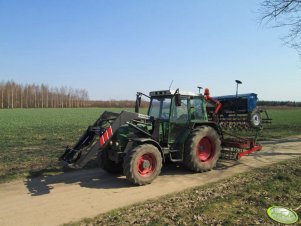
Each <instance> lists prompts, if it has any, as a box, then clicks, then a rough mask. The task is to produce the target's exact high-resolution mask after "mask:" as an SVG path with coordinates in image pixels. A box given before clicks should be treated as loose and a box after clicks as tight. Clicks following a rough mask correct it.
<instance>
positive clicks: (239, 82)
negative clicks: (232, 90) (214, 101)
mask: <svg viewBox="0 0 301 226" xmlns="http://www.w3.org/2000/svg"><path fill="white" fill-rule="evenodd" d="M235 82H236V98H237V96H238V85H239V84H242V82H241V81H239V80H235Z"/></svg>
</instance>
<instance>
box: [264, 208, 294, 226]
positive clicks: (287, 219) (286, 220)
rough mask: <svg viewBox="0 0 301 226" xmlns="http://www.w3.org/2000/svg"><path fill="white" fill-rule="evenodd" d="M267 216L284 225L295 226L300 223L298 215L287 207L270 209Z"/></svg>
mask: <svg viewBox="0 0 301 226" xmlns="http://www.w3.org/2000/svg"><path fill="white" fill-rule="evenodd" d="M267 214H268V216H269V217H270V218H271V219H273V220H274V221H277V222H279V223H282V224H294V223H296V222H297V221H298V215H297V213H296V212H295V211H293V210H291V209H288V208H285V207H280V206H273V207H270V208H269V209H268V210H267Z"/></svg>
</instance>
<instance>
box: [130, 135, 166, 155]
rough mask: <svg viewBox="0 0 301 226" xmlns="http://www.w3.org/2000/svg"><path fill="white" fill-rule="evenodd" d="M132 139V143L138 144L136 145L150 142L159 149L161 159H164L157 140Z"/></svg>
mask: <svg viewBox="0 0 301 226" xmlns="http://www.w3.org/2000/svg"><path fill="white" fill-rule="evenodd" d="M132 141H133V142H134V143H136V144H138V145H140V144H152V145H154V146H155V147H156V148H158V150H159V151H160V153H161V155H162V158H163V161H165V157H164V154H163V151H162V147H161V145H160V144H159V143H158V142H157V141H155V140H153V139H151V138H135V139H133V140H132Z"/></svg>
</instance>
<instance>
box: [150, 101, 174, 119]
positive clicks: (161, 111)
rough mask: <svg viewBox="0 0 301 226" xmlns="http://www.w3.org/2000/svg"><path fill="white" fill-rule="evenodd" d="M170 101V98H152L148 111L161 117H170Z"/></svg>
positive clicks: (154, 115) (156, 116)
mask: <svg viewBox="0 0 301 226" xmlns="http://www.w3.org/2000/svg"><path fill="white" fill-rule="evenodd" d="M170 103H171V99H170V98H163V97H158V98H152V101H151V105H150V108H149V112H148V114H149V116H153V117H155V118H159V119H169V113H170Z"/></svg>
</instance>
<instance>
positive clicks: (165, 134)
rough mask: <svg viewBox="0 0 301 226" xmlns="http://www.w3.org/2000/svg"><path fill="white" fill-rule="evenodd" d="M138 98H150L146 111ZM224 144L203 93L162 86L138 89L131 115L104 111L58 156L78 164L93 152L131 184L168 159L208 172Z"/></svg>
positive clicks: (150, 178) (156, 172)
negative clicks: (162, 88) (208, 110)
mask: <svg viewBox="0 0 301 226" xmlns="http://www.w3.org/2000/svg"><path fill="white" fill-rule="evenodd" d="M142 96H146V97H148V98H150V102H149V103H150V104H149V108H148V112H147V115H145V114H140V113H139V107H140V103H141V97H142ZM222 142H223V134H222V131H221V129H220V126H219V125H218V123H217V122H215V121H208V116H207V110H206V100H205V99H204V96H203V95H202V94H195V93H191V92H180V91H179V89H177V90H176V91H171V90H163V91H154V92H150V95H149V96H148V95H145V94H143V93H137V99H136V107H135V113H134V112H127V111H122V112H121V113H120V114H117V113H113V112H104V113H103V114H102V115H101V116H100V117H99V118H98V119H97V121H96V122H95V123H94V124H93V125H92V126H89V127H88V129H87V130H86V131H85V133H84V134H83V135H82V136H81V138H80V139H79V140H78V142H77V143H76V144H75V145H74V146H73V147H72V148H71V147H67V148H66V150H65V153H64V154H63V155H62V156H61V157H60V160H62V161H64V162H66V163H67V164H68V165H69V166H71V167H75V168H80V167H83V166H84V165H86V163H87V162H88V161H89V160H90V159H92V158H94V157H95V156H97V160H98V162H99V164H100V166H101V167H102V168H103V169H104V170H106V171H107V172H110V173H123V174H124V175H125V176H126V178H127V179H128V180H129V181H130V182H132V183H133V184H136V185H145V184H149V183H151V182H152V181H153V180H154V179H155V178H156V177H157V176H158V175H159V174H160V172H161V168H162V164H163V163H164V162H166V161H171V162H181V163H183V164H184V165H185V166H186V167H187V168H188V169H189V170H191V171H193V172H205V171H208V170H211V169H212V168H214V167H215V166H216V162H217V160H218V159H219V157H220V154H221V149H222V148H221V147H222ZM226 143H227V142H226ZM228 143H229V142H228ZM251 143H252V142H251ZM250 145H251V146H252V147H248V149H250V148H253V146H254V144H250ZM232 146H233V145H232ZM244 148H246V147H244ZM249 151H250V150H249ZM249 153H250V152H249Z"/></svg>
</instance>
